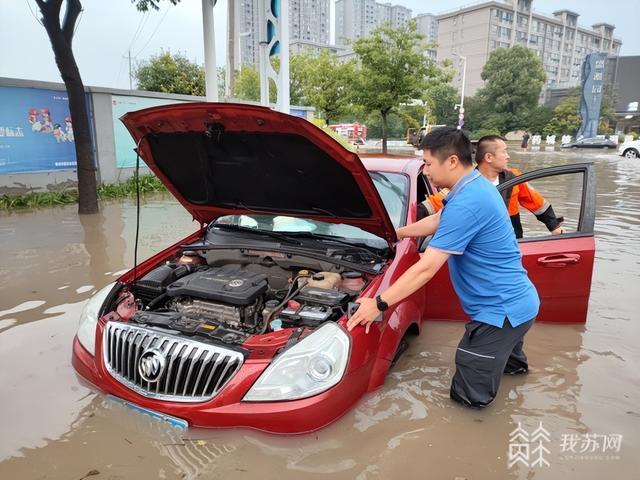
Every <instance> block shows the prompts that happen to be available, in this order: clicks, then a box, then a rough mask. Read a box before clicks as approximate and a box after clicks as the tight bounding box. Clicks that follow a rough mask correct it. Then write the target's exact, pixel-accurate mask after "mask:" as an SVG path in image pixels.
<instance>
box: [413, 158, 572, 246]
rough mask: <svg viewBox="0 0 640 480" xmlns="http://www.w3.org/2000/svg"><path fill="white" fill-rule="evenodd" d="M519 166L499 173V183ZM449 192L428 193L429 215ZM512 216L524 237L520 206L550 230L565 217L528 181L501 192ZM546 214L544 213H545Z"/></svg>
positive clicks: (514, 226) (516, 170) (424, 203)
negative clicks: (558, 215) (556, 212)
mask: <svg viewBox="0 0 640 480" xmlns="http://www.w3.org/2000/svg"><path fill="white" fill-rule="evenodd" d="M520 174H521V173H520V170H518V169H517V168H508V169H506V170H505V171H504V172H502V173H500V174H499V175H498V185H501V184H503V183H505V182H506V181H507V180H511V179H512V178H514V177H517V176H518V175H520ZM448 194H449V189H446V188H445V189H442V190H440V191H439V192H437V193H435V194H433V195H427V197H426V200H425V201H424V202H423V205H424V206H425V208H426V209H427V212H428V214H429V215H432V214H434V213H436V212H439V211H440V210H442V207H443V206H444V204H443V202H442V201H443V200H444V199H445V198H446V196H447V195H448ZM500 195H501V196H502V198H503V200H504V203H505V205H506V207H507V210H508V212H509V217H510V218H511V224H512V225H513V229H514V231H515V233H516V238H522V234H523V231H522V223H521V222H520V206H523V207H524V208H526V209H527V210H529V211H530V212H531V213H533V214H534V215H535V216H536V217H537V218H538V219H539V220H540V221H541V222H544V223H545V224H546V225H547V227H548V228H549V230H553V229H554V228H556V227H557V226H558V225H559V224H560V223H561V222H562V221H563V220H564V219H563V218H562V217H556V216H555V213H554V212H553V209H551V210H549V208H550V207H551V205H550V204H549V202H547V201H546V200H545V198H544V197H543V196H542V195H541V194H540V193H539V192H538V191H537V190H536V189H534V188H533V187H532V186H531V185H529V184H528V183H526V182H525V183H520V184H518V185H515V186H514V187H513V188H511V189H509V190H503V191H501V192H500ZM547 210H548V211H547ZM543 214H544V215H543Z"/></svg>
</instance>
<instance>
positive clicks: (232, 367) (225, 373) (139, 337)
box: [102, 322, 244, 402]
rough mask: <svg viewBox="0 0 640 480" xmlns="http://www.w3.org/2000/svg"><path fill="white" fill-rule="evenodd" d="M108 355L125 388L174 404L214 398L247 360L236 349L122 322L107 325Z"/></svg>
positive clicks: (105, 352)
mask: <svg viewBox="0 0 640 480" xmlns="http://www.w3.org/2000/svg"><path fill="white" fill-rule="evenodd" d="M102 356H103V359H104V363H105V365H106V367H107V370H108V371H109V373H110V374H111V376H112V377H113V378H115V379H116V380H117V381H119V382H120V383H122V384H123V385H126V386H127V387H129V388H130V389H132V390H134V391H135V392H137V393H139V394H140V395H142V396H145V397H149V398H155V399H158V400H170V401H174V402H204V401H207V400H210V399H211V398H213V397H214V396H215V395H216V394H217V393H218V392H220V390H222V388H223V387H224V386H225V385H226V383H227V382H228V381H229V380H230V379H231V378H232V377H233V375H234V374H235V373H236V372H237V371H238V370H240V367H241V366H242V363H243V360H244V357H243V356H242V354H241V353H239V352H236V351H233V350H228V349H225V348H221V347H216V346H214V345H209V344H206V343H201V342H197V341H194V340H190V339H185V338H182V337H178V336H175V335H170V334H166V333H162V332H159V331H157V330H151V329H148V328H142V327H138V326H135V325H130V324H126V323H120V322H108V323H107V325H106V327H105V329H104V333H103V336H102ZM151 377H153V378H151Z"/></svg>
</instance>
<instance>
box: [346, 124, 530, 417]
mask: <svg viewBox="0 0 640 480" xmlns="http://www.w3.org/2000/svg"><path fill="white" fill-rule="evenodd" d="M421 146H422V149H423V152H424V160H425V170H426V173H428V174H429V176H430V178H431V180H432V181H433V182H434V183H435V184H436V185H438V186H440V187H446V188H450V189H451V191H450V193H449V194H448V195H447V198H446V202H445V206H444V208H443V209H442V210H441V212H440V213H439V214H436V215H431V216H429V217H427V218H425V219H423V220H420V221H419V222H416V223H414V224H412V225H407V226H406V227H402V228H399V229H398V230H397V233H398V238H399V239H401V238H405V237H424V236H427V235H432V234H434V233H435V235H434V237H433V239H432V240H431V242H429V247H428V248H427V250H426V252H425V253H424V255H423V256H422V258H421V259H420V261H418V262H417V263H416V264H415V265H413V266H412V267H411V268H409V269H408V270H407V271H406V272H405V273H404V274H403V275H402V276H401V277H400V278H399V279H398V280H397V281H396V282H395V283H394V284H393V285H391V286H390V287H389V288H388V289H387V290H386V291H384V292H382V294H381V295H378V296H377V297H376V298H375V299H373V298H360V299H358V303H360V307H359V308H358V310H357V311H356V313H355V314H354V315H353V316H352V317H351V319H350V320H349V322H348V323H347V327H348V328H349V330H351V329H353V328H354V327H355V326H356V325H359V324H361V325H363V326H365V329H366V331H367V332H368V331H369V326H370V324H371V322H372V321H373V320H374V319H375V318H376V317H377V316H378V315H379V314H380V312H381V311H384V310H386V309H387V308H388V307H389V306H390V305H393V304H395V303H398V302H400V301H401V300H403V299H404V298H406V297H407V296H409V295H411V294H412V293H413V292H415V291H416V290H417V289H418V288H420V287H422V286H423V285H424V284H426V283H427V282H428V281H429V280H430V279H431V278H432V277H433V276H434V275H435V274H436V272H437V271H438V270H439V269H440V267H442V265H444V263H445V262H446V261H448V264H449V272H450V275H451V282H452V283H453V287H454V289H455V291H456V293H457V294H458V297H459V298H460V302H461V303H462V306H463V308H464V310H465V312H466V313H467V314H468V315H469V317H470V318H471V321H470V322H469V323H467V325H466V326H465V333H464V336H463V337H462V340H461V341H460V344H459V345H458V349H457V351H456V373H455V375H454V377H453V380H452V382H451V398H452V399H454V400H456V401H458V402H460V403H462V404H464V405H466V406H469V407H484V406H487V405H488V404H489V403H491V402H492V401H493V399H494V398H495V396H496V393H497V391H498V386H499V385H500V379H501V377H502V374H503V373H511V374H516V373H524V372H526V371H527V369H528V365H527V358H526V356H525V354H524V352H523V350H522V343H523V337H524V335H525V333H527V331H528V330H529V328H531V325H532V324H533V321H534V320H535V317H536V315H537V314H538V307H539V304H540V301H539V299H538V294H537V292H536V290H535V287H534V286H533V284H532V283H531V281H530V280H529V278H528V277H527V272H526V271H525V269H524V268H523V266H522V258H521V254H520V249H519V248H518V242H517V241H516V237H515V234H514V231H513V227H512V225H511V222H510V220H509V215H508V213H507V209H506V207H505V205H504V201H503V200H502V197H501V196H500V194H499V193H498V191H497V189H496V188H495V186H494V185H493V184H491V183H490V182H488V181H487V180H486V179H485V178H484V177H483V176H482V175H481V174H480V173H479V172H478V171H477V170H475V169H474V168H473V163H472V159H471V143H470V142H469V139H468V138H467V137H466V135H465V134H464V133H463V132H462V131H461V130H458V129H456V128H454V127H451V128H448V127H447V128H440V129H437V130H434V131H432V132H431V133H429V134H428V135H427V136H425V138H424V139H423V141H422V145H421Z"/></svg>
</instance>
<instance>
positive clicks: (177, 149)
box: [121, 103, 396, 244]
mask: <svg viewBox="0 0 640 480" xmlns="http://www.w3.org/2000/svg"><path fill="white" fill-rule="evenodd" d="M121 120H122V122H123V123H124V124H125V126H126V127H127V129H128V130H129V132H130V133H131V135H132V136H133V139H134V140H135V142H136V145H138V146H139V147H138V148H139V151H140V156H141V157H142V159H143V160H144V162H145V163H146V164H147V165H148V166H149V168H150V169H151V170H152V171H153V173H154V174H156V175H157V176H158V178H160V180H161V181H162V182H163V183H164V184H165V185H166V187H167V188H168V189H169V190H170V191H171V193H172V194H173V195H174V196H175V197H176V198H177V199H178V201H179V202H180V203H182V205H184V207H185V208H186V209H187V210H188V211H189V212H190V213H191V214H192V215H193V217H194V218H195V219H196V220H198V221H199V222H202V223H209V222H210V221H211V220H213V219H215V218H217V217H220V216H223V215H230V214H271V215H287V216H291V217H300V218H308V219H313V220H319V221H323V222H329V223H344V224H349V225H353V226H355V227H358V228H361V229H363V230H366V231H368V232H370V233H373V234H374V235H377V236H379V237H381V238H383V239H385V240H386V241H387V242H388V243H389V244H391V243H393V242H395V241H396V234H395V229H394V227H393V224H392V223H391V220H390V219H389V215H388V214H387V211H386V209H385V207H384V204H383V203H382V199H381V198H380V195H379V194H378V191H377V190H376V188H375V186H374V184H373V182H372V180H371V177H370V176H369V173H368V172H367V170H366V169H365V167H364V166H363V164H362V162H361V161H360V159H359V158H358V156H357V155H356V154H355V153H352V152H350V151H348V150H346V149H345V148H344V147H343V146H342V145H340V144H339V143H338V142H336V141H335V140H334V139H333V138H331V137H330V136H329V135H327V134H326V133H325V132H323V131H322V130H321V129H319V128H317V127H316V126H315V125H313V124H312V123H310V122H308V121H307V120H304V119H302V118H298V117H294V116H291V115H286V114H283V113H280V112H276V111H273V110H271V109H269V108H265V107H258V106H253V105H245V104H233V103H190V104H178V105H170V106H161V107H153V108H147V109H144V110H139V111H136V112H130V113H127V114H125V115H124V116H123V117H122V118H121Z"/></svg>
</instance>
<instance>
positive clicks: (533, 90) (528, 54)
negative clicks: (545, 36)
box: [478, 45, 546, 132]
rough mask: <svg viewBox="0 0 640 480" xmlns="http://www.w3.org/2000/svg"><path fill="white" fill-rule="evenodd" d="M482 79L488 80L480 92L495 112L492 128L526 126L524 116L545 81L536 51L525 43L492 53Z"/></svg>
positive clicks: (531, 108)
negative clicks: (525, 45) (524, 44)
mask: <svg viewBox="0 0 640 480" xmlns="http://www.w3.org/2000/svg"><path fill="white" fill-rule="evenodd" d="M481 78H482V79H483V80H484V81H485V82H486V83H485V86H484V87H483V88H481V89H480V91H479V92H478V94H479V95H481V96H482V97H483V98H484V100H485V104H486V105H491V109H492V111H493V112H494V113H495V114H496V115H495V117H494V118H492V119H490V121H489V123H491V124H492V125H491V127H496V128H498V129H499V130H500V131H502V132H507V131H510V130H514V129H516V128H527V126H526V125H524V124H523V123H524V119H525V118H526V117H527V116H528V114H529V113H530V112H531V111H532V110H534V109H535V108H536V106H537V104H538V99H539V98H540V93H541V92H542V87H543V86H544V82H545V80H546V74H545V72H544V68H543V66H542V61H541V60H540V59H539V58H538V57H537V56H536V54H535V53H533V51H531V50H529V49H528V48H526V47H524V46H522V45H516V46H514V47H511V48H498V49H496V50H494V51H492V52H491V54H490V55H489V59H488V60H487V63H486V64H485V66H484V67H483V69H482V74H481ZM491 127H489V128H491Z"/></svg>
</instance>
